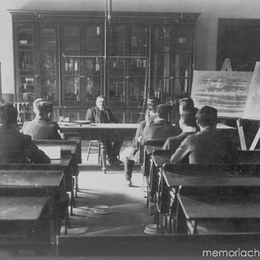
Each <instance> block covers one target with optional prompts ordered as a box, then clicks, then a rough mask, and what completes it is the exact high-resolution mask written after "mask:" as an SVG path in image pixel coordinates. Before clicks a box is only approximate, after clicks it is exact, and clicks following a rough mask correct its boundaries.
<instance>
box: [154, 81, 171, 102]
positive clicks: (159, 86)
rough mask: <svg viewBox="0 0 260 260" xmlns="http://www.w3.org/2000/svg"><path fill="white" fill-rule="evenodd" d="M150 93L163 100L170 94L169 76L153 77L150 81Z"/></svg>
mask: <svg viewBox="0 0 260 260" xmlns="http://www.w3.org/2000/svg"><path fill="white" fill-rule="evenodd" d="M151 86H152V90H153V91H152V92H151V95H154V96H155V97H158V98H159V99H160V100H161V101H163V102H165V101H166V100H167V99H168V97H169V96H170V79H169V78H159V77H158V78H153V79H152V81H151Z"/></svg>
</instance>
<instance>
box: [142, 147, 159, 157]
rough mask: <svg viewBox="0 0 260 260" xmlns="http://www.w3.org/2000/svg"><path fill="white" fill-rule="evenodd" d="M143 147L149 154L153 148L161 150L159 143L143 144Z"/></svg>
mask: <svg viewBox="0 0 260 260" xmlns="http://www.w3.org/2000/svg"><path fill="white" fill-rule="evenodd" d="M144 148H145V151H146V153H147V154H149V155H151V154H152V153H153V151H154V150H162V146H161V145H145V146H144Z"/></svg>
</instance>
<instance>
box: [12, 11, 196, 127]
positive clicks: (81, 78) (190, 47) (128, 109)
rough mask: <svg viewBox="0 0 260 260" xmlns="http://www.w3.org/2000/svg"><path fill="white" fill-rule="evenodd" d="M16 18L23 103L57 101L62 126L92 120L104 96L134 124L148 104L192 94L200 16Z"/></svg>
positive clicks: (47, 14) (26, 14) (18, 93)
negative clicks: (63, 118)
mask: <svg viewBox="0 0 260 260" xmlns="http://www.w3.org/2000/svg"><path fill="white" fill-rule="evenodd" d="M10 12H11V14H12V19H13V34H14V37H13V38H14V65H15V84H16V85H15V101H16V102H32V101H33V100H34V99H35V98H38V97H42V98H44V99H47V100H50V101H51V102H52V103H53V104H54V107H55V116H56V118H55V119H56V120H58V119H59V117H60V116H64V115H66V116H69V117H72V118H76V119H85V116H86V110H87V108H89V107H92V106H94V105H95V100H96V97H97V96H98V95H100V94H104V95H105V96H106V97H107V106H108V107H110V108H111V110H112V111H113V112H114V113H115V114H117V115H118V119H119V121H122V122H133V123H134V122H136V121H137V120H138V118H139V116H140V114H142V111H143V109H144V108H145V107H144V106H145V100H146V98H147V97H150V96H157V97H158V98H159V99H160V100H161V102H163V103H169V100H171V99H172V98H174V96H176V95H178V94H180V93H183V92H188V93H190V92H191V84H192V72H193V69H194V48H195V29H196V19H197V17H198V16H199V14H197V13H194V14H191V13H190V14H183V13H160V15H158V14H157V13H123V12H113V15H112V18H111V20H110V21H106V17H105V15H104V13H103V12H51V11H44V12H39V11H37V12H36V11H21V10H20V11H19V10H10Z"/></svg>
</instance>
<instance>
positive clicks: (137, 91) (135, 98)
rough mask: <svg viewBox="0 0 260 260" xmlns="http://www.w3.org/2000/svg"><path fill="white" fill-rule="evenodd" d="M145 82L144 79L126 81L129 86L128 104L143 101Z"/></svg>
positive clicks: (131, 78)
mask: <svg viewBox="0 0 260 260" xmlns="http://www.w3.org/2000/svg"><path fill="white" fill-rule="evenodd" d="M145 84H146V80H145V77H139V78H138V77H130V78H129V80H128V85H129V88H128V89H129V102H130V103H133V102H134V103H136V102H139V101H143V100H144V91H145Z"/></svg>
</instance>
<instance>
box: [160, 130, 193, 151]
mask: <svg viewBox="0 0 260 260" xmlns="http://www.w3.org/2000/svg"><path fill="white" fill-rule="evenodd" d="M194 133H195V132H182V133H180V134H179V135H176V136H173V137H169V138H168V139H167V140H166V141H165V143H164V145H163V147H162V149H163V150H170V151H171V153H175V151H176V150H177V148H178V147H179V146H180V144H181V142H182V141H183V140H184V139H185V138H186V137H187V136H188V135H191V134H194Z"/></svg>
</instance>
